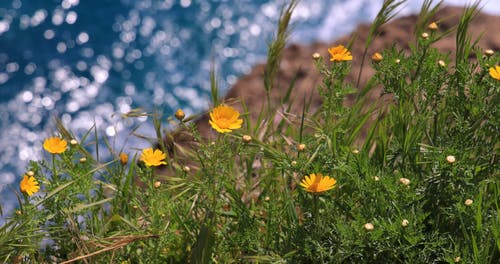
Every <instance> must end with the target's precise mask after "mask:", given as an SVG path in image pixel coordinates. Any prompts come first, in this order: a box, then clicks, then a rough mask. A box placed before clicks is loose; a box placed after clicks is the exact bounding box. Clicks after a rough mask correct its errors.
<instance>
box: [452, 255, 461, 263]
mask: <svg viewBox="0 0 500 264" xmlns="http://www.w3.org/2000/svg"><path fill="white" fill-rule="evenodd" d="M460 260H461V258H460V256H456V257H455V258H454V259H453V261H455V263H458V262H460Z"/></svg>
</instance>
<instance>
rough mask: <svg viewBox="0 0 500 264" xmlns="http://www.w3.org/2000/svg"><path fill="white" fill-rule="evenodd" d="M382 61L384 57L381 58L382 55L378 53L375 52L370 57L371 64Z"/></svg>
mask: <svg viewBox="0 0 500 264" xmlns="http://www.w3.org/2000/svg"><path fill="white" fill-rule="evenodd" d="M382 59H384V57H382V54H380V53H378V52H375V53H374V54H373V55H372V61H373V62H381V61H382Z"/></svg>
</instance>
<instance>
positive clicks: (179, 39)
mask: <svg viewBox="0 0 500 264" xmlns="http://www.w3.org/2000/svg"><path fill="white" fill-rule="evenodd" d="M284 2H285V1H279V0H277V1H264V0H241V1H231V0H219V1H207V0H180V1H179V0H176V1H174V0H163V1H160V0H142V1H135V0H121V1H120V0H100V1H91V0H87V1H83V0H82V1H80V0H62V1H56V0H50V1H49V0H47V1H29V0H2V1H1V2H0V203H1V205H2V207H3V209H4V212H9V211H11V210H12V208H13V207H15V206H16V204H15V202H14V201H15V199H14V195H13V193H12V190H11V189H9V188H7V187H8V186H11V187H12V188H14V189H17V184H18V183H19V181H20V179H21V177H22V175H23V173H24V170H25V168H26V166H27V162H28V161H29V160H32V159H34V160H37V159H40V157H41V155H42V145H41V144H42V141H43V139H44V138H45V137H47V136H48V135H51V134H53V133H54V130H55V126H54V122H53V117H55V116H58V117H60V118H61V119H62V121H63V122H64V124H65V125H66V126H67V127H68V128H69V129H70V130H72V131H74V132H75V133H76V134H77V135H81V134H83V133H84V132H85V131H87V130H88V129H89V128H91V127H92V126H93V124H96V125H97V127H98V128H99V130H100V131H102V133H103V134H105V135H107V136H108V137H110V138H117V140H116V141H117V142H123V139H124V138H125V137H127V135H128V132H130V129H131V128H132V127H135V126H137V125H138V124H143V125H142V126H141V132H142V133H144V134H152V133H151V132H150V131H152V129H151V125H150V122H148V121H150V120H147V118H136V119H127V120H123V119H121V118H120V114H123V113H127V112H128V111H130V110H131V109H134V108H137V107H141V108H144V109H145V110H146V111H152V110H153V109H158V110H161V111H163V112H164V113H166V114H171V113H173V111H175V110H176V109H177V108H179V107H182V108H183V109H184V110H185V111H186V112H187V113H188V114H189V113H196V112H199V111H202V110H205V109H206V108H207V107H208V98H209V90H210V87H209V82H208V81H207V80H208V76H209V70H210V66H211V62H212V61H213V62H215V65H216V66H217V68H218V70H219V72H220V77H221V78H220V84H221V88H222V90H224V91H225V90H227V89H228V88H229V87H230V86H231V85H232V84H233V83H235V81H236V80H237V78H238V76H241V75H242V74H245V73H247V72H249V71H250V69H251V67H252V65H254V64H255V63H257V62H261V61H263V60H264V59H265V54H266V45H267V42H268V41H269V40H270V39H271V36H272V33H274V31H275V25H276V23H277V18H278V15H279V12H280V8H281V6H282V5H283V3H284ZM381 2H382V0H377V1H372V0H355V1H353V0H302V1H301V2H300V4H299V5H298V7H297V8H296V12H295V13H294V17H293V23H294V25H295V27H294V33H293V35H292V41H294V42H302V43H307V42H311V41H313V40H332V39H335V38H336V37H337V36H340V35H342V34H345V33H347V32H349V31H350V30H352V29H353V28H354V27H355V26H356V25H357V24H358V23H360V22H366V21H370V20H371V19H373V17H374V16H375V15H376V13H377V11H378V9H379V8H380V5H381ZM409 2H411V3H409V4H407V5H406V6H405V7H404V9H403V12H402V14H405V13H409V12H415V11H416V10H418V7H419V6H420V4H421V2H422V1H421V0H420V1H409ZM446 2H449V3H454V4H463V3H465V2H466V1H457V0H454V1H451V0H450V1H446ZM493 2H494V1H489V2H486V4H487V8H485V9H487V11H491V12H493V13H495V12H496V13H500V7H499V6H498V5H497V6H494V4H493ZM118 144H122V143H118ZM146 145H147V142H143V141H134V140H132V141H128V143H127V146H125V147H132V146H133V147H144V146H146ZM120 147H121V145H120Z"/></svg>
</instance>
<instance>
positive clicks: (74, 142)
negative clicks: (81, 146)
mask: <svg viewBox="0 0 500 264" xmlns="http://www.w3.org/2000/svg"><path fill="white" fill-rule="evenodd" d="M69 144H71V145H73V146H74V145H76V144H78V141H76V139H72V140H70V141H69Z"/></svg>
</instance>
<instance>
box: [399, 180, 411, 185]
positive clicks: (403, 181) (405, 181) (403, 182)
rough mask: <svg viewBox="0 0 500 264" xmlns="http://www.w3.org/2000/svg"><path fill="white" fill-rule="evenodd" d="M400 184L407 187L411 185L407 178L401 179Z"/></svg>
mask: <svg viewBox="0 0 500 264" xmlns="http://www.w3.org/2000/svg"><path fill="white" fill-rule="evenodd" d="M399 182H400V183H401V184H403V185H405V186H408V185H410V180H408V179H407V178H399Z"/></svg>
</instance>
